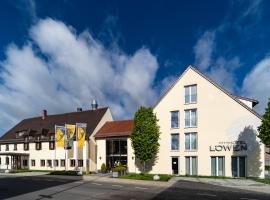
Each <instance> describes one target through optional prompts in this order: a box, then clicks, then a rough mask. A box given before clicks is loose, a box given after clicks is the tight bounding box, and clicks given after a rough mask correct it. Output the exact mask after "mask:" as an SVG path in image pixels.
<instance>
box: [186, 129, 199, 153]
mask: <svg viewBox="0 0 270 200" xmlns="http://www.w3.org/2000/svg"><path fill="white" fill-rule="evenodd" d="M197 144H198V139H197V133H185V150H186V151H194V150H197Z"/></svg>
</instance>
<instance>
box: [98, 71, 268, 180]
mask: <svg viewBox="0 0 270 200" xmlns="http://www.w3.org/2000/svg"><path fill="white" fill-rule="evenodd" d="M256 104H258V102H257V101H256V100H253V99H248V98H244V97H239V96H234V95H232V94H230V93H229V92H228V91H227V90H225V89H224V88H222V87H221V86H220V85H218V84H217V83H215V82H214V81H213V80H211V79H209V78H208V77H207V76H205V75H204V74H202V73H201V72H200V71H198V70H197V69H195V68H194V67H192V66H189V67H188V68H187V69H186V70H185V71H184V73H183V74H182V75H181V76H180V77H179V78H178V79H177V80H176V82H175V83H174V84H173V85H172V86H171V87H170V88H169V90H168V91H167V92H166V93H165V94H164V95H163V96H162V97H161V99H160V100H159V101H158V102H157V103H156V105H155V106H154V112H155V114H156V116H157V118H158V120H159V121H158V124H159V126H160V139H159V143H160V148H159V152H158V155H157V159H156V160H155V161H154V163H152V164H151V165H149V166H148V167H149V172H150V173H159V174H180V175H206V176H211V175H212V176H234V177H264V166H265V146H264V145H263V144H262V143H261V142H260V140H259V139H258V138H257V127H258V126H259V125H260V124H261V116H260V115H259V114H258V113H256V111H254V110H253V107H254V106H255V105H256ZM117 127H118V128H117ZM131 130H132V122H131V121H129V122H128V121H118V122H107V123H106V124H104V126H103V127H102V128H101V129H100V130H99V131H98V133H97V134H96V135H95V137H96V140H97V157H98V158H97V167H98V169H100V167H101V164H102V163H105V164H107V166H108V165H109V166H111V165H113V164H114V163H117V162H119V161H120V162H121V161H122V162H123V163H124V164H127V166H128V170H129V171H130V172H140V171H141V169H140V167H139V166H140V165H139V163H138V161H137V160H136V159H135V156H134V152H133V149H132V145H131V141H130V137H129V136H130V134H131Z"/></svg>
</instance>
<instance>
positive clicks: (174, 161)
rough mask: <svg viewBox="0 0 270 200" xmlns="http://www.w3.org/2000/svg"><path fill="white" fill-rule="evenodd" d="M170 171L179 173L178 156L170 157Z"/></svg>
mask: <svg viewBox="0 0 270 200" xmlns="http://www.w3.org/2000/svg"><path fill="white" fill-rule="evenodd" d="M172 172H173V174H178V173H179V166H178V157H172Z"/></svg>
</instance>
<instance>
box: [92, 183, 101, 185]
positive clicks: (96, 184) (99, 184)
mask: <svg viewBox="0 0 270 200" xmlns="http://www.w3.org/2000/svg"><path fill="white" fill-rule="evenodd" d="M92 184H93V185H102V184H100V183H92Z"/></svg>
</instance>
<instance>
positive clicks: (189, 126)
mask: <svg viewBox="0 0 270 200" xmlns="http://www.w3.org/2000/svg"><path fill="white" fill-rule="evenodd" d="M187 128H198V126H187V127H184V129H187Z"/></svg>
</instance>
